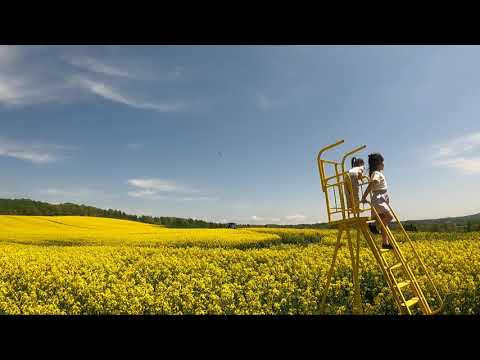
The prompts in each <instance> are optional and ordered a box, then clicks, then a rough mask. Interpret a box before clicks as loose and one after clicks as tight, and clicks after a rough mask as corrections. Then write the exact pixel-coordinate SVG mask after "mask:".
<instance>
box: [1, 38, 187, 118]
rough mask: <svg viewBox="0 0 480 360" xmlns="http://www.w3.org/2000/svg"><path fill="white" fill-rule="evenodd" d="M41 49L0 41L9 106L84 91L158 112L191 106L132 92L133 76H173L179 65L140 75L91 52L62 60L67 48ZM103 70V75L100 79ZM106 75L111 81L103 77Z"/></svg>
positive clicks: (79, 96) (73, 97) (74, 97)
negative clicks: (81, 71)
mask: <svg viewBox="0 0 480 360" xmlns="http://www.w3.org/2000/svg"><path fill="white" fill-rule="evenodd" d="M40 50H41V47H33V46H32V47H17V46H0V104H1V105H4V106H10V107H13V106H29V105H35V104H40V103H46V102H59V103H66V102H74V101H78V100H83V99H85V95H87V94H94V95H95V96H99V97H102V98H104V99H107V100H110V101H113V102H116V103H119V104H123V105H127V106H130V107H133V108H137V109H144V110H152V111H157V112H178V111H184V110H187V109H188V108H189V107H190V106H189V104H190V103H188V104H187V102H186V101H183V100H178V101H158V100H156V99H155V100H151V99H144V96H141V97H139V95H138V94H132V89H131V87H130V83H131V80H154V81H156V80H164V79H163V78H165V79H176V78H178V77H180V76H181V74H182V73H183V69H182V68H181V67H175V68H174V69H173V70H171V71H158V70H157V69H155V70H154V71H153V73H152V74H151V76H150V75H149V76H143V77H142V76H141V75H139V74H137V73H136V72H135V71H132V70H131V68H123V67H119V66H116V65H113V64H110V63H106V62H103V61H100V60H98V59H95V58H93V57H91V56H80V57H75V58H74V57H68V58H67V59H69V60H68V61H67V63H68V65H66V63H65V61H64V60H65V58H66V57H65V55H62V51H63V52H65V51H66V50H62V49H60V50H59V49H56V51H51V52H50V53H46V55H45V53H44V54H42V56H41V57H39V58H37V55H38V54H39V53H40ZM59 51H60V53H59ZM62 60H63V61H62ZM72 65H73V66H72ZM78 68H80V69H84V70H87V73H85V72H84V73H79V70H78ZM152 70H153V69H152ZM87 75H91V77H89V76H87ZM101 75H103V77H101V79H103V80H99V79H98V78H99V77H100V76H101ZM155 75H158V76H155ZM94 76H95V77H94ZM106 77H107V78H108V80H109V83H106V82H105V78H106ZM93 79H95V80H93ZM120 84H122V87H120V86H119V85H120ZM137 85H138V83H137ZM126 89H127V90H126ZM145 90H148V88H146V89H145Z"/></svg>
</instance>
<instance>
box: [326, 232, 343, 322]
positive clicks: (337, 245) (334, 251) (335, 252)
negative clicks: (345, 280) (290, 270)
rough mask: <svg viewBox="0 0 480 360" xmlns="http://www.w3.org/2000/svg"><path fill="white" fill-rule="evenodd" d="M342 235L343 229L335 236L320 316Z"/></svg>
mask: <svg viewBox="0 0 480 360" xmlns="http://www.w3.org/2000/svg"><path fill="white" fill-rule="evenodd" d="M342 233H343V228H339V229H338V235H337V243H336V244H335V250H333V258H332V264H331V265H330V270H329V271H328V275H327V283H326V285H325V289H324V290H323V297H322V304H321V305H320V313H321V314H323V313H324V311H325V301H326V300H327V293H328V288H329V287H330V282H331V280H332V275H333V269H334V268H335V262H336V260H337V253H338V249H339V248H340V245H341V240H342Z"/></svg>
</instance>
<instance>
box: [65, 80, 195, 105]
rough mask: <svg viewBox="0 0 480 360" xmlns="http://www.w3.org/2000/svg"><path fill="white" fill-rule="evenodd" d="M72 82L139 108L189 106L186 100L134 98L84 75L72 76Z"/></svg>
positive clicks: (108, 98) (94, 92) (111, 99)
mask: <svg viewBox="0 0 480 360" xmlns="http://www.w3.org/2000/svg"><path fill="white" fill-rule="evenodd" d="M71 83H72V84H76V85H78V86H80V87H83V88H84V89H85V90H87V91H89V92H91V93H93V94H95V95H98V96H100V97H103V98H105V99H107V100H110V101H113V102H117V103H120V104H124V105H128V106H131V107H134V108H138V109H146V110H154V111H158V112H177V111H183V110H185V109H186V107H187V106H186V104H185V103H184V102H172V103H167V102H165V103H153V102H146V101H142V100H138V99H134V98H132V97H131V96H129V95H127V94H123V93H121V92H120V91H119V90H117V89H114V88H113V87H112V86H110V85H107V84H105V83H102V82H99V81H95V80H91V79H88V78H86V77H82V76H75V77H72V79H71Z"/></svg>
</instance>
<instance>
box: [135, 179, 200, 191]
mask: <svg viewBox="0 0 480 360" xmlns="http://www.w3.org/2000/svg"><path fill="white" fill-rule="evenodd" d="M127 184H129V185H132V186H134V187H136V188H140V189H145V190H151V191H162V192H178V191H180V192H191V191H192V190H190V189H186V188H182V187H179V186H178V185H177V184H176V183H175V182H174V181H170V180H163V179H157V178H139V179H129V180H127Z"/></svg>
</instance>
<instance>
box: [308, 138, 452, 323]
mask: <svg viewBox="0 0 480 360" xmlns="http://www.w3.org/2000/svg"><path fill="white" fill-rule="evenodd" d="M343 142H344V141H343V140H340V141H338V142H337V143H335V144H332V145H329V146H327V147H325V148H323V149H322V150H320V152H319V153H318V157H317V160H318V167H319V173H320V180H321V186H322V190H323V192H324V193H325V200H326V207H327V215H328V222H329V223H330V224H332V225H335V226H336V227H337V228H338V236H337V242H336V245H335V249H334V253H333V259H332V263H331V266H330V270H329V272H328V275H327V283H326V286H325V289H324V294H323V297H322V303H321V311H322V312H323V311H324V308H325V301H326V296H327V292H328V288H329V286H330V282H331V279H332V276H333V272H334V268H335V262H336V257H337V253H338V250H339V248H340V246H341V242H342V235H343V234H344V233H345V234H346V238H347V244H348V248H349V253H350V258H351V261H352V271H353V284H354V304H353V311H354V313H356V312H362V307H361V296H360V284H359V267H360V260H359V259H360V258H359V252H360V241H361V240H360V239H361V235H363V237H364V238H365V240H366V242H367V245H368V247H369V248H370V250H371V251H372V253H373V255H374V257H375V260H376V261H377V263H378V265H379V267H380V270H381V271H382V274H383V276H384V277H385V280H386V281H387V284H388V286H389V288H390V291H391V294H392V297H393V299H394V301H395V304H396V306H397V308H398V310H399V313H400V314H415V313H416V311H415V309H417V310H418V311H419V312H420V313H422V314H425V315H432V314H436V313H438V312H440V311H441V310H442V307H443V304H444V301H443V299H442V297H441V295H440V293H439V292H438V290H437V288H436V287H435V284H434V283H433V281H432V278H431V276H430V274H429V272H428V269H427V268H426V266H425V264H424V263H423V261H422V259H421V258H420V256H419V254H418V252H417V251H416V249H415V247H414V246H413V242H412V241H411V239H410V237H409V235H408V233H407V232H406V231H405V229H404V228H403V225H402V223H401V222H400V220H399V219H398V217H397V215H396V213H395V212H394V211H393V209H392V208H391V207H390V205H388V206H389V207H390V211H391V214H392V216H393V217H394V219H395V221H396V222H397V225H398V226H399V228H400V233H401V235H403V237H404V238H405V239H404V241H403V244H408V245H409V246H410V247H411V252H412V254H413V255H412V256H411V257H410V258H408V259H407V258H405V256H404V255H403V252H402V249H401V248H400V245H399V242H398V241H397V239H396V238H395V236H394V235H393V233H392V232H391V230H390V229H389V228H388V227H385V226H384V225H383V223H382V221H380V220H379V219H380V218H379V216H378V213H377V211H376V209H375V208H374V207H372V206H370V208H367V207H363V208H361V206H360V204H359V203H358V199H356V198H355V197H356V196H355V194H354V192H353V188H352V183H351V181H350V177H349V175H348V173H347V172H346V170H345V160H346V159H347V157H348V156H350V155H352V154H354V153H356V152H358V151H360V150H362V149H364V148H366V146H360V147H358V148H355V149H353V150H352V151H350V152H348V153H346V154H345V155H344V156H343V159H342V161H341V162H335V161H331V160H324V159H322V158H321V156H322V154H323V153H324V152H325V151H326V150H328V149H331V148H333V147H335V146H337V145H340V144H341V143H343ZM326 166H331V167H333V170H334V175H333V176H326ZM364 179H365V178H364ZM364 179H362V182H360V184H359V185H360V189H361V188H362V187H363V185H366V184H368V182H367V183H365V182H364ZM330 191H333V197H334V201H331V200H330ZM337 195H338V197H339V199H338V200H339V201H337ZM345 197H349V198H345ZM333 202H334V203H335V207H331V206H330V204H332V203H333ZM367 211H369V212H371V217H370V216H362V213H363V212H367ZM336 217H337V218H338V217H340V218H339V219H336ZM372 219H375V220H377V221H376V222H377V223H378V225H379V226H380V227H381V229H382V231H383V232H385V233H386V235H387V237H388V239H389V242H390V244H391V245H392V249H381V248H379V246H378V245H377V242H376V239H375V237H374V236H373V234H372V233H371V232H370V231H369V229H368V225H367V222H368V221H369V220H372ZM351 229H353V230H356V232H357V239H356V246H354V241H353V240H352V238H351V234H350V230H351ZM414 263H416V265H417V266H416V267H413V266H412V265H413V264H414ZM415 270H417V273H418V272H420V271H422V272H423V274H424V275H425V277H426V281H424V282H419V281H418V280H417V277H416V275H415ZM422 286H423V289H422ZM426 291H428V292H426ZM429 300H430V301H429ZM435 305H436V306H437V308H436V309H432V307H433V306H435Z"/></svg>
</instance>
